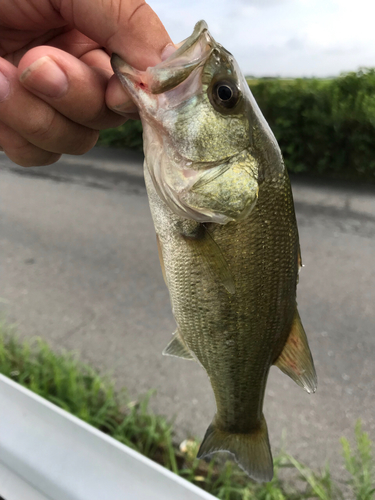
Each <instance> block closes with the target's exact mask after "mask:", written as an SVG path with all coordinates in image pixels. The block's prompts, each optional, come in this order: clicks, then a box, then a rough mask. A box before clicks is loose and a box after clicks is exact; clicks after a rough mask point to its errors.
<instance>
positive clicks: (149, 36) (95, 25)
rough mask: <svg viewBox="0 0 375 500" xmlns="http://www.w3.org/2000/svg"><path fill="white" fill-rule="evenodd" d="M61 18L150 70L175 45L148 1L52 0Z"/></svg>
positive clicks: (137, 65)
mask: <svg viewBox="0 0 375 500" xmlns="http://www.w3.org/2000/svg"><path fill="white" fill-rule="evenodd" d="M50 1H51V3H52V5H53V6H54V7H55V9H56V10H57V11H58V12H59V13H60V15H61V16H62V17H63V18H64V19H65V20H66V21H67V22H68V23H69V25H72V26H74V27H75V28H77V29H78V30H79V31H81V32H82V33H84V34H85V35H86V36H88V37H89V38H91V39H92V40H95V41H96V42H98V43H99V44H100V45H102V46H103V47H105V48H106V49H107V50H109V51H110V52H116V53H117V54H119V55H120V56H121V57H122V58H123V59H124V60H125V61H126V62H128V63H129V64H130V65H131V66H133V67H135V68H138V69H141V70H143V69H146V68H147V67H148V66H155V64H157V63H159V62H160V60H161V53H162V51H163V49H164V48H165V47H166V45H168V44H169V43H171V39H170V37H169V35H168V33H167V32H166V30H165V28H164V26H163V24H162V22H161V21H160V19H159V18H158V16H157V15H156V14H155V12H154V11H153V10H152V9H151V7H150V6H149V5H148V4H147V3H146V2H145V1H144V0H50Z"/></svg>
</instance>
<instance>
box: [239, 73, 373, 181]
mask: <svg viewBox="0 0 375 500" xmlns="http://www.w3.org/2000/svg"><path fill="white" fill-rule="evenodd" d="M249 84H250V88H251V90H252V92H253V94H254V97H255V99H256V100H257V102H258V104H259V107H260V108H261V110H262V112H263V114H264V116H265V117H266V119H267V121H268V123H269V124H270V126H271V128H272V130H273V132H274V134H275V136H276V138H277V140H278V142H279V144H280V148H281V150H282V152H283V155H284V159H285V163H286V165H287V167H288V169H289V171H291V172H294V173H299V172H306V173H309V174H320V175H321V174H325V175H329V176H334V177H341V178H358V179H363V180H371V181H373V182H375V69H363V70H360V71H358V72H357V73H354V72H353V73H348V74H345V75H342V76H340V77H338V78H334V79H329V80H318V79H297V80H289V81H288V80H256V81H251V80H249Z"/></svg>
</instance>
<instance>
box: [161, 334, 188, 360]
mask: <svg viewBox="0 0 375 500" xmlns="http://www.w3.org/2000/svg"><path fill="white" fill-rule="evenodd" d="M163 356H175V357H176V358H183V359H190V360H192V361H195V358H194V356H193V355H192V353H191V352H190V349H189V348H188V346H187V345H186V344H185V341H184V339H183V338H182V336H181V334H180V332H179V331H178V330H176V331H175V333H174V334H173V337H172V340H171V341H170V342H169V344H168V345H167V347H166V348H165V349H164V351H163Z"/></svg>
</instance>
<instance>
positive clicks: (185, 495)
mask: <svg viewBox="0 0 375 500" xmlns="http://www.w3.org/2000/svg"><path fill="white" fill-rule="evenodd" d="M0 497H3V498H4V500H215V497H213V496H212V495H210V494H208V493H206V492H204V491H203V490H201V489H199V488H198V487H196V486H194V485H193V484H191V483H189V482H188V481H185V480H184V479H182V478H180V477H178V476H177V475H175V474H173V473H172V472H170V471H168V470H167V469H164V468H163V467H161V466H160V465H158V464H156V463H154V462H152V461H151V460H149V459H148V458H146V457H144V456H143V455H141V454H139V453H137V452H136V451H134V450H132V449H131V448H129V447H127V446H124V445H123V444H121V443H119V442H118V441H116V440H115V439H113V438H111V437H109V436H107V435H106V434H103V433H102V432H100V431H98V430H97V429H95V428H93V427H91V426H90V425H88V424H86V423H85V422H83V421H81V420H79V419H78V418H76V417H74V416H72V415H70V414H69V413H67V412H65V411H64V410H62V409H60V408H58V407H57V406H55V405H53V404H51V403H49V402H48V401H46V400H45V399H43V398H41V397H39V396H37V395H36V394H34V393H32V392H31V391H29V390H28V389H25V388H24V387H22V386H20V385H19V384H17V383H15V382H13V381H12V380H10V379H8V378H7V377H4V376H3V375H0Z"/></svg>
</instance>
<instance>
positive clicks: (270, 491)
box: [0, 327, 375, 500]
mask: <svg viewBox="0 0 375 500" xmlns="http://www.w3.org/2000/svg"><path fill="white" fill-rule="evenodd" d="M0 372H1V373H2V374H4V375H5V376H7V377H9V378H11V379H12V380H14V381H16V382H18V383H19V384H21V385H23V386H24V387H27V388H28V389H30V390H32V391H34V392H35V393H37V394H39V395H40V396H42V397H44V398H45V399H47V400H48V401H51V402H52V403H54V404H56V405H57V406H59V407H61V408H63V409H64V410H66V411H68V412H70V413H72V414H73V415H75V416H77V417H79V418H81V419H82V420H84V421H85V422H87V423H89V424H91V425H92V426H94V427H96V428H98V429H100V430H101V431H103V432H105V433H106V434H109V435H110V436H112V437H113V438H115V439H117V440H118V441H120V442H122V443H124V444H126V445H128V446H130V447H131V448H133V449H135V450H137V451H139V452H140V453H142V454H144V455H146V456H147V457H149V458H151V459H152V460H155V461H156V462H158V463H160V464H162V465H164V466H165V467H167V468H168V469H170V470H172V471H173V472H175V473H176V474H179V475H180V476H182V477H184V478H185V479H187V480H189V481H191V482H193V483H195V484H196V485H198V486H200V487H201V488H203V489H204V490H206V491H208V492H210V493H211V494H213V495H214V496H217V497H218V498H220V499H222V500H255V499H256V500H300V499H315V498H317V499H322V500H334V499H335V500H336V499H341V498H343V493H342V488H343V486H344V487H345V489H346V491H347V492H348V491H350V495H351V496H350V497H347V498H350V499H353V500H354V499H355V500H371V499H374V498H375V489H374V486H375V476H374V473H375V464H374V459H373V455H372V444H371V441H370V439H369V437H368V435H367V434H366V433H365V432H364V431H363V430H362V427H361V424H360V423H359V422H358V423H357V426H356V430H355V437H356V445H355V447H354V448H352V447H351V446H350V444H349V442H348V441H347V440H346V439H345V438H343V439H342V446H343V455H344V461H345V466H346V469H347V471H348V475H347V480H346V481H345V484H344V485H343V484H342V485H341V488H340V487H339V485H338V484H337V483H336V482H335V481H334V480H333V479H332V476H331V474H330V470H329V467H328V465H327V466H326V467H325V469H324V470H323V471H320V472H313V471H312V470H310V469H309V468H307V467H306V466H304V465H303V464H301V463H300V462H298V461H297V460H296V459H294V458H293V457H292V456H290V455H288V454H286V453H280V454H279V455H278V456H277V457H276V458H275V460H274V466H275V476H274V479H273V480H272V481H271V482H270V483H268V484H263V485H259V484H255V483H253V482H252V481H249V479H248V477H247V476H246V475H245V474H244V473H243V472H242V471H241V470H240V469H239V468H238V467H237V466H236V465H235V464H233V463H232V462H231V461H227V462H224V461H223V460H222V459H220V457H219V458H216V459H215V460H212V461H211V462H209V463H206V462H204V461H202V460H197V459H196V458H195V457H196V452H197V449H198V446H199V443H198V442H197V441H195V440H193V439H189V440H187V441H185V442H184V443H182V445H181V446H180V447H179V446H177V445H176V443H175V442H174V440H173V429H172V425H171V423H170V422H169V421H168V420H167V419H166V418H165V417H163V416H160V415H155V414H154V413H153V412H152V411H150V409H149V407H148V403H149V398H150V396H151V394H152V393H151V392H149V393H148V394H146V395H145V396H143V397H142V398H140V399H139V400H137V401H131V400H130V399H129V398H128V396H127V394H126V391H125V390H124V391H116V390H115V388H114V383H113V382H112V381H111V380H110V379H109V378H107V377H103V376H101V375H100V374H99V373H98V372H97V371H96V370H94V369H93V368H92V367H90V366H88V365H86V364H83V363H82V362H80V361H79V360H78V358H77V356H76V355H74V354H72V353H66V352H63V353H61V354H57V353H56V352H54V351H53V350H51V348H50V347H49V346H48V345H47V344H46V343H45V342H44V341H42V340H40V339H36V340H34V341H32V342H25V341H24V342H20V341H19V340H17V338H16V337H15V335H14V332H12V331H10V330H9V329H6V328H4V327H1V328H0ZM282 469H289V473H288V474H287V477H288V480H285V479H282V477H281V476H282V475H283V474H280V471H281V470H282Z"/></svg>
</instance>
